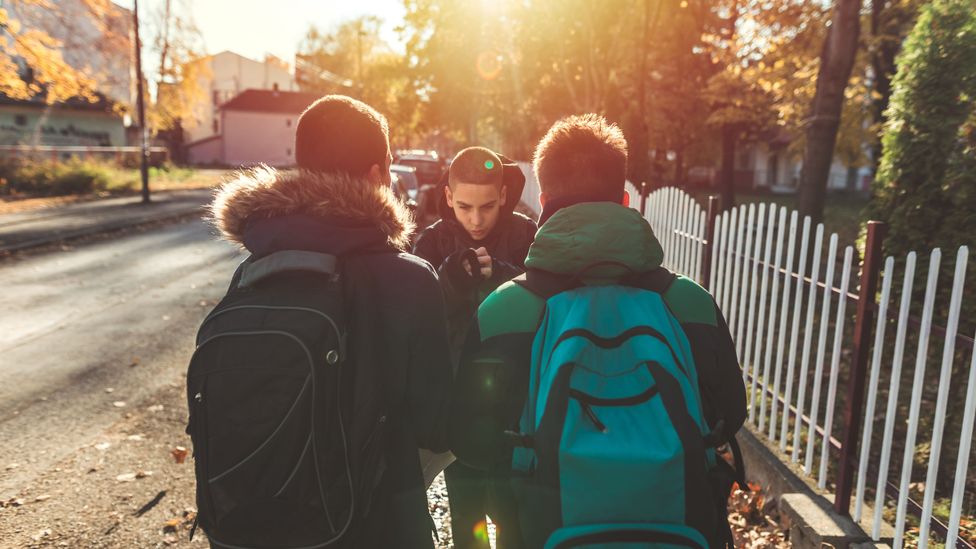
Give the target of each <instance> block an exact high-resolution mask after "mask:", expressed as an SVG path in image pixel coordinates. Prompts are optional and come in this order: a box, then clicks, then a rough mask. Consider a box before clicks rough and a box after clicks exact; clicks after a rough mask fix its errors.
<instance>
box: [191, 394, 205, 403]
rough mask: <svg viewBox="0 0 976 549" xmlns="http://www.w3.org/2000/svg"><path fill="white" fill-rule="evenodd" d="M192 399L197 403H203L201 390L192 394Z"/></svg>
mask: <svg viewBox="0 0 976 549" xmlns="http://www.w3.org/2000/svg"><path fill="white" fill-rule="evenodd" d="M193 400H195V401H197V404H203V392H199V393H197V394H195V395H193Z"/></svg>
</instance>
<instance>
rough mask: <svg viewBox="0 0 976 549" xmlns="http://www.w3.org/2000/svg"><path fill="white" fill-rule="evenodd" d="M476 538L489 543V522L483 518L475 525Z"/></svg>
mask: <svg viewBox="0 0 976 549" xmlns="http://www.w3.org/2000/svg"><path fill="white" fill-rule="evenodd" d="M472 533H473V534H474V538H475V539H476V540H478V541H480V542H482V543H488V523H486V522H485V521H483V520H479V521H478V523H477V524H475V525H474V531H473V532H472Z"/></svg>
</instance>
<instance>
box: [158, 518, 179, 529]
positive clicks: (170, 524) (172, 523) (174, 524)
mask: <svg viewBox="0 0 976 549" xmlns="http://www.w3.org/2000/svg"><path fill="white" fill-rule="evenodd" d="M181 524H183V519H178V518H174V519H169V520H167V521H166V522H165V523H163V532H175V531H176V530H177V529H178V528H179V527H180V525H181Z"/></svg>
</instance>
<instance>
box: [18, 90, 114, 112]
mask: <svg viewBox="0 0 976 549" xmlns="http://www.w3.org/2000/svg"><path fill="white" fill-rule="evenodd" d="M44 95H45V93H44V92H43V91H42V92H41V93H40V94H37V95H35V96H33V97H31V98H30V99H14V98H12V97H9V96H7V95H4V94H2V93H0V105H14V106H17V107H30V108H35V109H47V108H49V107H53V108H55V109H70V110H79V111H98V112H108V113H111V112H112V111H113V109H112V102H111V101H110V100H109V99H108V97H106V96H105V94H103V93H101V92H95V93H94V96H95V101H88V100H87V99H84V98H81V97H72V98H71V99H67V100H65V101H63V102H61V103H55V104H54V105H48V104H47V103H45V101H44Z"/></svg>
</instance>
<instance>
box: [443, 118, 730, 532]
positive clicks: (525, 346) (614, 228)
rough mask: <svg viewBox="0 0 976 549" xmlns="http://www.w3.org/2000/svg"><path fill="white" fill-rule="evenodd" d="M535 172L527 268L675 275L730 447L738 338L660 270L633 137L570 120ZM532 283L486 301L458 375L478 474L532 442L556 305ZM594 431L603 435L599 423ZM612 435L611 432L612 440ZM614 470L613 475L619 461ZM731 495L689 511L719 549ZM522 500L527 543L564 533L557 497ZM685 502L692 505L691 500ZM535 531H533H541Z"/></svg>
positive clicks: (677, 301)
mask: <svg viewBox="0 0 976 549" xmlns="http://www.w3.org/2000/svg"><path fill="white" fill-rule="evenodd" d="M534 164H535V165H534V168H535V171H536V175H537V177H538V180H539V184H540V187H541V194H540V201H541V202H542V205H543V211H542V216H541V218H540V221H539V224H540V228H539V230H538V233H537V234H536V238H535V240H534V242H533V244H532V246H531V247H530V248H529V252H528V256H527V257H526V259H525V267H526V269H528V270H529V271H530V272H535V273H539V274H540V275H545V276H547V277H552V278H557V279H566V280H569V281H571V282H572V283H573V284H575V285H576V286H575V287H590V286H619V285H627V284H629V280H631V279H633V278H634V277H635V276H644V277H648V276H654V274H655V273H660V274H667V275H668V276H669V277H670V280H669V284H668V285H666V286H665V289H662V290H660V294H659V295H660V299H661V300H663V302H664V304H665V305H666V306H667V307H668V309H669V310H670V313H671V314H672V315H673V317H674V319H675V320H676V321H677V323H678V324H679V325H680V328H681V331H682V332H683V333H684V334H685V335H686V336H687V341H688V344H689V347H690V349H689V354H690V355H691V357H690V358H692V359H693V364H694V366H695V369H696V371H697V379H698V382H699V383H698V384H699V388H700V393H701V399H702V407H703V416H704V422H705V424H706V425H705V426H704V427H705V428H706V429H708V430H709V432H708V433H701V435H702V437H703V438H705V435H707V437H708V438H709V440H710V441H711V442H712V443H713V444H715V445H719V444H722V443H724V442H726V441H728V440H729V439H730V438H731V437H732V436H733V435H734V434H735V432H736V431H738V429H739V428H740V427H741V426H742V423H743V421H744V420H745V387H744V384H743V382H742V373H741V370H740V368H739V365H738V361H737V358H736V352H735V347H734V345H733V343H732V338H731V335H730V334H729V330H728V327H727V326H726V324H725V321H724V319H723V318H722V314H721V312H720V311H719V309H718V307H717V306H716V304H715V302H714V300H713V299H712V296H711V295H709V293H708V292H707V291H706V290H704V289H703V288H702V287H700V286H699V285H698V284H696V283H695V282H694V281H693V280H691V279H688V278H685V277H682V276H677V277H674V276H672V275H670V273H666V272H665V271H663V270H662V269H660V266H661V262H662V259H663V256H664V253H665V252H666V251H665V250H663V249H662V248H661V244H660V243H659V242H658V240H657V238H656V237H655V236H654V234H653V232H652V230H651V228H650V226H649V225H648V223H647V221H646V220H645V219H644V218H643V217H642V216H641V214H640V213H639V212H638V211H636V210H634V209H631V208H628V207H627V194H626V193H625V188H624V185H625V179H626V166H627V144H626V141H625V140H624V136H623V133H622V132H621V131H620V129H619V128H617V127H616V126H614V125H612V124H609V123H608V122H607V121H606V120H605V119H603V118H602V117H600V116H597V115H584V116H574V117H570V118H567V119H563V120H560V121H559V122H557V123H556V124H555V125H553V127H552V128H551V129H550V130H549V132H548V133H547V135H546V136H545V137H544V138H543V139H542V141H541V142H540V143H539V145H538V147H537V149H536V153H535V160H534ZM526 282H527V280H526V281H523V280H518V281H512V282H508V283H505V284H503V285H501V286H500V287H499V288H498V289H497V290H495V292H493V293H492V294H491V295H490V296H489V297H488V298H487V299H486V300H485V301H484V303H482V304H481V306H480V308H479V310H478V316H477V321H476V322H475V323H474V324H473V326H472V329H471V332H470V333H469V335H468V340H467V342H466V344H465V348H464V353H463V356H462V358H461V362H460V366H459V368H458V372H457V375H456V377H455V388H454V392H455V394H454V399H453V405H452V409H451V414H450V438H451V450H452V451H453V452H454V454H455V455H456V456H457V459H458V460H459V461H461V462H464V463H465V464H467V465H470V466H473V467H478V468H482V469H487V470H494V471H506V470H507V471H511V470H512V467H513V459H512V457H513V454H512V452H513V447H514V446H527V445H531V441H526V440H524V439H525V436H523V435H522V433H520V418H521V417H522V414H523V410H524V409H525V407H526V400H527V395H528V392H529V387H530V379H529V377H530V376H529V374H530V369H531V368H532V365H533V352H534V351H533V342H534V341H535V340H536V337H537V331H538V330H539V329H540V322H542V321H543V315H544V314H546V305H547V303H546V298H545V297H544V296H541V295H539V294H538V293H536V292H534V291H533V290H530V287H531V284H526ZM564 335H565V334H564ZM603 336H604V337H610V336H609V335H606V334H603ZM560 341H561V340H560ZM607 344H608V345H609V344H610V343H609V342H608V343H607ZM568 364H569V365H571V366H576V364H574V363H568ZM584 366H585V365H584ZM556 367H559V368H562V366H553V368H556ZM581 367H582V366H581ZM568 371H572V370H568ZM533 382H535V381H533ZM581 406H582V405H581ZM573 410H577V408H573ZM585 411H586V410H584V412H585ZM601 411H602V410H601ZM590 415H591V416H592V415H593V414H592V413H591V414H590ZM594 417H595V416H594ZM536 418H537V416H536ZM531 419H532V418H530V420H531ZM591 419H592V418H591ZM594 424H596V425H597V426H599V422H598V421H594ZM597 431H598V432H599V429H598V428H597ZM556 432H558V428H556ZM606 433H607V431H606V428H604V429H603V435H605V434H606ZM600 436H602V435H600ZM607 440H608V441H609V440H611V439H610V438H607ZM530 451H531V450H530ZM539 459H541V457H540V458H539ZM547 459H548V457H547ZM593 459H594V460H596V459H597V458H596V457H594V458H593ZM605 465H606V466H607V467H608V468H612V467H616V466H617V465H618V464H614V463H606V464H605ZM703 468H704V467H703ZM709 474H711V473H709ZM643 480H647V479H643ZM547 481H551V479H548V480H547ZM525 482H542V481H540V480H536V479H533V480H526V481H525ZM653 482H654V480H653V479H651V483H653ZM724 482H725V481H723V483H724ZM521 483H522V480H521V479H520V478H517V479H516V478H513V487H514V488H515V489H516V491H518V490H519V489H520V486H523V485H524V484H521ZM717 484H718V483H717ZM546 486H547V487H548V486H549V485H548V484H547V485H546ZM727 488H728V485H723V486H721V487H720V488H718V489H715V492H716V493H715V494H714V496H708V499H709V500H711V501H712V502H714V504H715V507H714V508H713V507H711V505H709V506H707V507H709V508H708V509H705V508H704V507H706V506H701V507H702V508H700V509H691V508H689V509H685V508H684V507H683V506H682V507H679V508H678V509H679V511H681V512H686V513H690V514H694V513H702V512H704V514H705V515H708V517H707V519H706V520H705V521H703V524H702V528H701V530H700V531H701V534H702V536H704V537H706V538H707V543H706V545H707V546H709V547H724V546H726V544H728V543H729V540H728V539H727V537H726V534H727V533H728V526H727V524H725V525H724V526H723V524H722V522H723V521H724V520H725V516H724V514H722V515H721V516H719V515H720V513H721V512H722V511H723V510H724V505H725V501H724V497H727V495H728V491H727ZM723 491H724V492H725V493H724V495H723V494H722V493H721V492H723ZM655 495H656V494H653V493H649V494H647V497H648V498H649V499H650V500H653V498H654V497H655ZM658 495H659V494H658ZM593 497H594V498H600V497H606V498H613V497H614V494H612V493H607V494H600V493H594V494H593ZM517 501H519V507H520V508H519V509H518V516H519V518H520V519H521V520H520V521H519V528H520V530H521V531H522V532H523V534H524V536H523V543H524V546H525V547H526V548H528V549H536V548H541V547H542V546H543V545H544V544H545V542H546V539H547V536H548V535H549V534H551V533H552V532H553V526H555V527H556V528H558V527H560V525H559V524H555V525H553V524H552V522H551V521H550V522H547V521H546V516H547V514H549V513H551V512H553V511H555V512H556V513H558V512H559V509H553V508H552V507H558V506H559V505H558V498H557V503H556V504H555V505H554V506H549V508H546V506H539V505H526V504H525V503H524V501H525V500H522V499H519V498H517ZM691 501H692V500H691V499H688V500H687V502H691ZM687 502H686V503H687ZM675 504H676V505H679V506H681V503H680V502H677V501H676V502H675ZM613 518H616V519H619V518H620V517H613ZM530 530H533V531H534V532H533V533H532V534H530V533H529V531H530Z"/></svg>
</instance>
